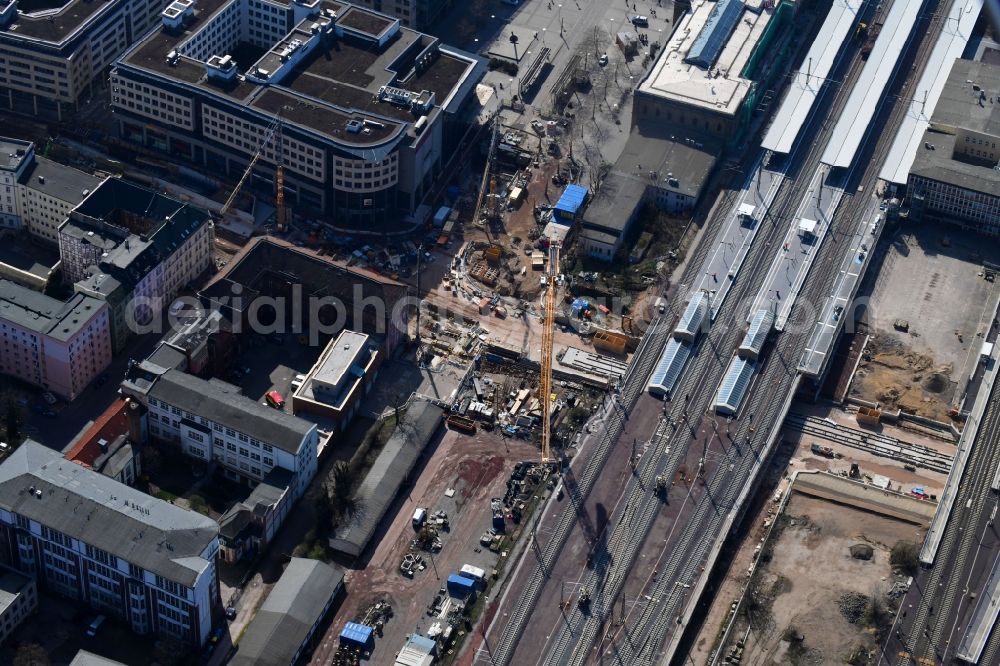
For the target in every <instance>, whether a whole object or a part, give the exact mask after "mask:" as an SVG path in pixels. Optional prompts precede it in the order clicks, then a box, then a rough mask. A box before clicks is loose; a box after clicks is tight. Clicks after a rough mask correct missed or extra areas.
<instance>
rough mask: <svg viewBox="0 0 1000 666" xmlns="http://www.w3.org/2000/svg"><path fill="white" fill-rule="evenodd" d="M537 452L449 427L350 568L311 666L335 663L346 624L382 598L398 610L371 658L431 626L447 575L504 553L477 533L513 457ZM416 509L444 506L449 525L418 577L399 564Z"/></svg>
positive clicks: (386, 654) (385, 657)
mask: <svg viewBox="0 0 1000 666" xmlns="http://www.w3.org/2000/svg"><path fill="white" fill-rule="evenodd" d="M537 456H538V451H537V448H536V447H534V446H533V445H532V444H530V443H528V442H524V441H521V440H514V439H506V440H505V439H503V438H501V437H500V435H499V434H497V431H494V432H493V433H487V432H482V431H480V432H478V433H477V434H476V435H474V436H467V435H463V434H460V433H457V432H454V431H449V432H448V433H446V434H445V436H444V437H443V439H442V440H441V443H440V444H439V445H438V447H437V449H436V450H435V451H434V453H433V454H432V455H431V457H430V459H428V460H427V463H426V465H425V466H424V469H423V472H422V473H421V474H420V476H419V478H418V479H417V480H416V483H415V485H414V486H413V487H412V488H411V489H409V492H408V493H407V495H406V497H405V499H404V501H402V503H401V504H400V503H397V504H398V506H393V508H392V509H391V511H395V512H396V514H395V518H393V519H392V523H391V524H390V525H389V527H388V529H387V532H386V533H385V535H384V536H383V537H382V538H381V540H380V541H379V543H378V546H377V547H376V548H375V551H374V552H373V553H372V554H371V557H370V559H369V560H368V561H367V562H363V563H361V564H362V567H363V568H359V569H348V571H347V572H346V576H345V587H346V590H347V595H346V597H345V598H344V600H343V602H342V603H341V605H340V610H339V611H338V612H337V615H336V616H335V618H334V620H333V623H332V624H331V627H330V629H329V631H328V632H327V634H326V635H325V636H324V637H323V638H322V639H321V644H320V645H319V646H318V648H317V650H316V652H315V653H314V655H313V658H312V662H311V663H312V664H313V665H314V666H319V665H320V664H324V665H325V664H328V663H330V662H329V655H330V654H332V652H333V651H334V650H335V649H336V644H337V636H338V635H339V632H340V630H341V629H342V628H343V626H344V623H345V622H347V621H350V620H356V619H359V618H360V617H361V616H363V615H364V613H365V611H366V610H367V609H368V608H369V607H370V606H371V605H372V604H373V603H375V602H376V601H379V600H387V601H388V602H389V603H390V604H391V605H392V610H393V614H394V616H393V617H392V618H391V619H390V620H389V621H388V622H387V623H386V624H385V627H384V630H383V634H382V635H381V636H377V637H376V640H375V650H374V652H373V653H372V655H371V657H370V658H369V660H368V663H371V664H388V663H392V659H393V655H394V654H395V653H396V652H398V651H399V649H400V648H401V647H402V646H403V643H404V642H405V641H406V637H407V636H408V635H409V634H411V633H413V632H414V631H423V632H426V630H427V629H428V628H429V626H430V624H431V623H432V618H429V617H428V616H427V615H426V609H427V606H428V604H430V603H431V601H432V600H433V598H434V596H435V594H436V593H437V591H438V590H439V589H440V588H442V587H444V583H445V579H447V577H448V574H450V573H453V572H455V571H458V570H459V569H460V568H461V567H462V565H463V564H472V565H473V566H478V567H481V568H483V569H485V570H486V571H487V572H489V571H491V570H492V569H493V568H494V567H495V566H496V564H497V561H498V559H499V556H498V555H496V554H495V553H492V552H490V551H489V550H487V549H485V548H481V547H480V545H479V537H480V535H481V534H482V533H483V532H485V531H486V530H487V529H488V528H489V527H490V524H491V513H490V498H491V497H502V496H503V494H504V490H505V484H506V481H507V479H508V477H509V475H510V472H511V470H512V469H513V467H514V464H515V463H516V462H518V461H521V460H533V459H535V458H537ZM447 489H454V491H455V492H454V496H453V497H452V498H447V497H446V496H445V491H446V490H447ZM403 492H406V491H405V490H404V491H403ZM417 507H426V508H428V509H429V510H430V511H431V512H433V511H434V510H436V509H438V508H445V507H447V508H445V510H446V511H447V512H448V517H449V519H450V522H451V530H450V531H446V532H443V533H442V534H441V540H442V542H443V547H442V549H441V551H440V552H438V553H437V554H435V555H434V556H433V560H432V558H431V557H430V556H429V555H427V554H426V553H425V554H424V558H425V560H427V568H426V569H425V570H424V571H418V572H416V574H415V575H414V577H413V578H406V577H404V576H403V575H402V574H400V573H399V564H400V561H401V560H402V557H403V555H404V554H405V553H406V552H407V551H408V550H409V547H410V541H411V540H412V539H413V538H414V531H413V527H412V526H411V524H410V518H411V516H412V515H413V511H414V510H415V509H416V508H417ZM433 621H436V620H433Z"/></svg>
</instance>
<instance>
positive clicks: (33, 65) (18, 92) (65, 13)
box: [0, 0, 165, 121]
mask: <svg viewBox="0 0 1000 666" xmlns="http://www.w3.org/2000/svg"><path fill="white" fill-rule="evenodd" d="M19 4H20V5H21V6H20V7H19V6H18V5H19ZM164 4H165V2H164V0H108V1H107V2H93V1H92V0H41V1H40V2H22V3H18V2H17V0H0V107H3V108H7V109H11V110H13V111H15V112H17V113H22V114H25V115H30V116H33V117H42V118H50V119H53V120H59V121H63V120H67V119H68V117H69V115H70V114H71V113H72V112H73V111H74V110H76V109H77V108H79V106H80V105H81V104H83V103H86V102H88V101H90V100H92V99H96V98H97V96H98V95H99V94H100V92H101V88H100V86H101V83H102V79H103V77H104V76H105V75H106V72H107V67H108V66H109V65H111V64H112V63H113V62H114V60H115V58H117V57H118V56H120V55H121V54H122V52H123V51H124V50H125V48H126V47H127V46H128V45H129V44H132V43H133V42H134V41H135V40H136V39H138V38H139V37H140V36H141V35H143V34H145V33H146V32H148V31H149V29H150V28H151V27H152V26H153V25H155V23H156V22H157V21H158V20H159V19H160V11H161V10H162V9H163V7H164Z"/></svg>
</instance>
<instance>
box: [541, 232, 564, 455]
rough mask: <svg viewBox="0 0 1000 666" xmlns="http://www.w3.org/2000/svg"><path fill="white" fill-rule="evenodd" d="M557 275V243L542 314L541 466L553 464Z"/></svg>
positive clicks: (551, 252) (552, 252)
mask: <svg viewBox="0 0 1000 666" xmlns="http://www.w3.org/2000/svg"><path fill="white" fill-rule="evenodd" d="M558 275H559V243H558V242H557V241H553V242H552V243H550V244H549V269H548V281H547V284H546V285H545V301H544V307H545V311H544V313H543V314H542V370H541V377H540V380H541V381H540V382H539V386H540V389H539V393H540V398H541V400H540V401H539V402H541V405H542V464H543V465H548V464H549V463H553V462H555V458H554V457H553V456H552V417H551V416H550V409H551V406H552V338H553V333H554V332H555V322H556V277H557V276H558Z"/></svg>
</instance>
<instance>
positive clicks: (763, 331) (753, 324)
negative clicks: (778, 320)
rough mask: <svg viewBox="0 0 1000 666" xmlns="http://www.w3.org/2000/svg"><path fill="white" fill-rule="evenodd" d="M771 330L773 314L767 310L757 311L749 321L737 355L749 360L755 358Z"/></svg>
mask: <svg viewBox="0 0 1000 666" xmlns="http://www.w3.org/2000/svg"><path fill="white" fill-rule="evenodd" d="M773 328H774V313H773V312H772V311H771V310H768V309H762V310H757V312H756V313H755V314H754V316H753V318H751V319H750V328H749V329H747V334H746V335H745V336H743V342H742V343H740V347H739V350H738V352H739V355H740V356H744V357H746V358H749V359H755V358H757V357H758V356H759V355H760V351H761V349H763V348H764V343H765V342H766V341H767V336H768V335H769V334H770V333H771V330H772V329H773Z"/></svg>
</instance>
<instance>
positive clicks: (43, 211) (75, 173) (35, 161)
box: [0, 49, 101, 243]
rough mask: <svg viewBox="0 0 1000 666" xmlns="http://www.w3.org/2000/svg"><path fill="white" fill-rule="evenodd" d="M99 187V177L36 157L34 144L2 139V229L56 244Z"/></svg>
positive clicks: (0, 202) (0, 217) (0, 159)
mask: <svg viewBox="0 0 1000 666" xmlns="http://www.w3.org/2000/svg"><path fill="white" fill-rule="evenodd" d="M0 50H2V49H0ZM0 58H2V54H0ZM0 76H2V74H0ZM100 183H101V179H100V178H98V177H97V176H93V175H91V174H89V173H84V172H83V171H80V170H79V169H74V168H73V167H70V166H66V165H65V164H60V163H58V162H53V161H52V160H50V159H47V158H45V157H41V156H39V155H37V154H36V153H35V144H34V143H33V142H31V141H21V140H20V139H14V138H9V137H0V185H2V186H4V187H6V188H8V189H7V190H6V192H7V195H6V198H5V199H0V229H4V228H7V229H24V230H25V231H27V232H28V233H30V234H31V235H33V236H35V237H36V238H39V239H41V240H43V241H46V242H49V243H56V242H57V239H56V231H57V230H58V228H59V225H60V224H62V222H63V220H65V219H66V216H67V215H68V214H69V211H70V210H71V209H72V208H74V207H75V206H77V205H78V204H79V203H80V202H81V201H83V199H84V198H85V197H86V196H87V195H88V194H90V192H91V191H92V190H94V189H95V188H96V187H97V186H98V185H99V184H100Z"/></svg>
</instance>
